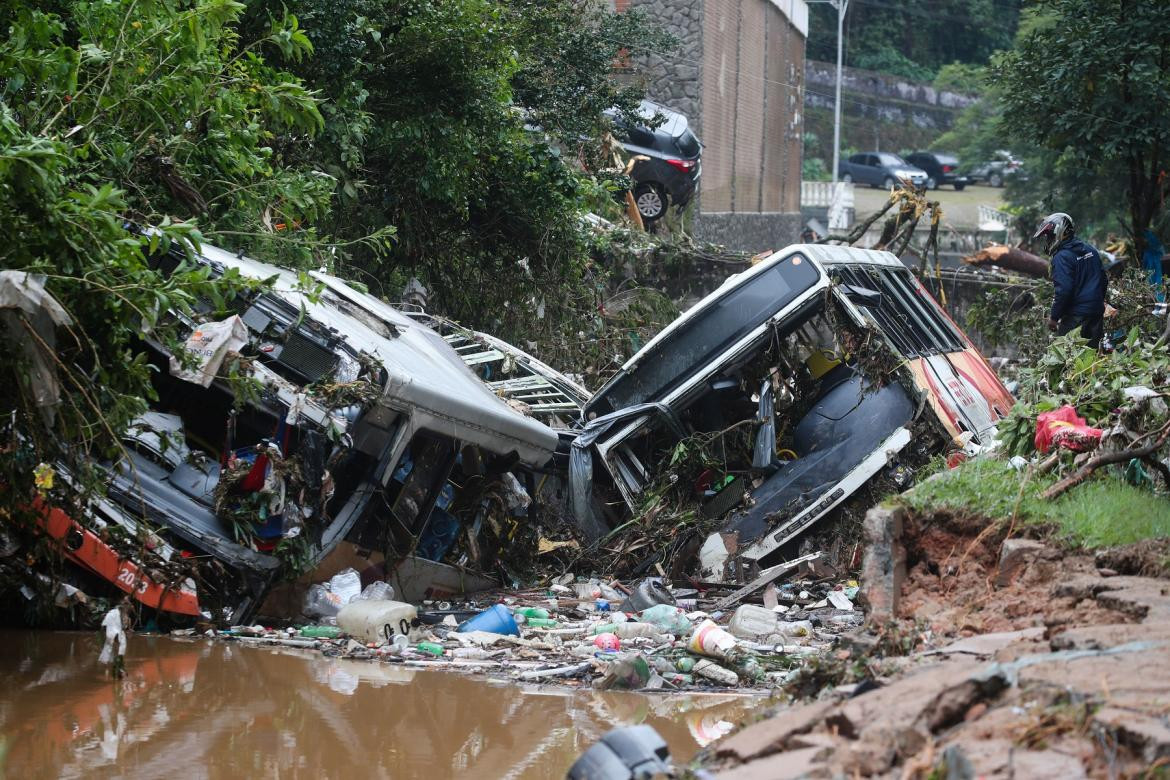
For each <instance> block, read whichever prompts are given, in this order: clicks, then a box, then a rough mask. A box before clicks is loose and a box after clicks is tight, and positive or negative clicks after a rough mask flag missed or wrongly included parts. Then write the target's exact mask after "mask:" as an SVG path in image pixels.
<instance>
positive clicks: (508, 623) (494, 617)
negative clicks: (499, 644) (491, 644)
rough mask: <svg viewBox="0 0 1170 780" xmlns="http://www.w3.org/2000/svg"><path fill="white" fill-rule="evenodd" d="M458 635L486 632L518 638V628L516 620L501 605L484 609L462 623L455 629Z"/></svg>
mask: <svg viewBox="0 0 1170 780" xmlns="http://www.w3.org/2000/svg"><path fill="white" fill-rule="evenodd" d="M457 630H458V631H459V632H460V633H466V632H468V631H487V632H488V633H489V634H511V635H512V636H520V628H519V627H518V626H517V625H516V618H514V617H512V612H511V611H510V610H509V609H508V608H507V607H505V606H504V605H503V604H495V605H493V606H492V607H490V608H488V609H485V610H484V611H483V612H480V613H479V614H478V615H476V616H475V617H473V618H471V619H470V620H466V621H464V622H463V625H461V626H459V628H458V629H457Z"/></svg>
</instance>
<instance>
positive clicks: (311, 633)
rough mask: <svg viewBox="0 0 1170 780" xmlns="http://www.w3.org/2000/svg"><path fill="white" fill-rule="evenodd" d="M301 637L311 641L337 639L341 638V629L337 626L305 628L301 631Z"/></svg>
mask: <svg viewBox="0 0 1170 780" xmlns="http://www.w3.org/2000/svg"><path fill="white" fill-rule="evenodd" d="M301 636H308V637H312V638H313V639H337V637H339V636H341V629H340V628H338V627H337V626H305V627H304V628H302V629H301Z"/></svg>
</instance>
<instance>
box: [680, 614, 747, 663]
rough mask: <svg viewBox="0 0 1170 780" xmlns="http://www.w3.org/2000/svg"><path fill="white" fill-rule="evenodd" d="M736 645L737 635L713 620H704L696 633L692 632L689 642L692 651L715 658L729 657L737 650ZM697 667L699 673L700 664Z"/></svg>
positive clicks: (688, 645)
mask: <svg viewBox="0 0 1170 780" xmlns="http://www.w3.org/2000/svg"><path fill="white" fill-rule="evenodd" d="M735 647H736V643H735V637H734V636H732V635H731V634H729V633H727V632H726V631H724V630H723V629H722V628H720V627H719V626H717V625H715V623H714V621H711V620H704V621H703V622H702V623H700V624H699V625H698V626H696V627H695V633H693V634H691V641H690V642H689V643H688V644H687V648H688V649H689V650H690V651H691V652H692V653H698V654H699V655H707V656H712V657H714V658H727V657H728V656H729V655H731V654H732V653H733V652H734V651H735ZM695 668H696V674H697V673H698V672H697V669H698V664H696V665H695Z"/></svg>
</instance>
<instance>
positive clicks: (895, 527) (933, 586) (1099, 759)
mask: <svg viewBox="0 0 1170 780" xmlns="http://www.w3.org/2000/svg"><path fill="white" fill-rule="evenodd" d="M867 526H868V529H869V535H870V538H871V539H873V540H876V546H877V547H879V548H880V549H878V550H876V551H875V550H872V549H871V550H870V551H867V564H866V566H865V568H864V570H863V583H862V588H861V592H862V593H863V594H865V602H866V603H868V604H871V605H873V606H874V608H875V612H873V613H871V614H870V615H869V627H870V630H871V631H872V632H873V633H872V634H871V635H870V636H871V639H869V640H865V639H864V636H863V635H857V634H851V635H845V636H843V637H841V641H840V643H839V648H849V647H865V648H866V650H865V654H866V655H865V658H864V659H858V660H859V661H862V660H863V661H864V663H862V664H860V668H858V669H854V670H852V671H851V670H849V669H848V668H845V667H837V668H836V674H835V676H833V675H829V676H826V677H824V678H822V679H821V685H820V686H819V687H816V688H815V689H812V690H807V691H805V692H804V693H805V694H806V696H803V697H799V696H798V699H797V700H796V701H794V702H793V703H792V704H789V705H782V706H780V707H778V708H775V709H773V710H772V712H771V713H770V714H768V715H767V716H766V717H764V718H763V719H760V720H758V721H757V722H754V723H752V724H751V725H748V726H746V727H744V728H742V729H741V730H739V731H738V732H736V733H734V734H733V735H731V736H729V737H728V738H726V739H724V740H722V741H720V742H718V743H716V744H715V745H713V746H712V748H710V749H709V750H708V751H707V753H706V756H705V758H704V759H703V761H702V764H703V766H704V767H705V768H706V769H707V770H710V771H711V773H712V774H713V775H714V776H715V777H718V778H764V777H768V778H775V777H810V778H816V777H842V776H844V777H883V778H885V777H903V778H906V777H988V778H1001V777H1002V778H1008V777H1051V778H1075V777H1128V776H1142V775H1141V773H1142V772H1143V771H1146V770H1148V769H1151V768H1153V767H1158V766H1162V765H1164V764H1166V763H1167V760H1168V759H1170V721H1167V715H1166V713H1167V712H1168V710H1167V702H1168V701H1170V668H1168V667H1167V666H1166V663H1165V659H1166V657H1167V655H1168V653H1170V581H1167V580H1165V579H1156V578H1151V577H1142V576H1135V575H1131V574H1127V573H1119V572H1115V571H1111V570H1110V571H1101V570H1099V569H1098V568H1097V566H1096V563H1095V562H1094V559H1093V557H1092V556H1090V555H1085V554H1078V553H1075V552H1068V551H1065V550H1061V549H1059V548H1057V547H1054V546H1052V545H1051V544H1049V543H1045V542H1042V541H1039V540H1036V539H1021V538H1008V536H1007V534H1008V526H1006V525H1005V526H999V525H995V524H990V523H987V522H985V521H981V520H979V519H978V518H958V517H954V516H949V515H946V514H942V513H939V514H934V515H931V516H915V515H913V514H910V513H909V512H908V511H906V510H903V509H898V508H880V507H879V508H875V509H874V510H871V512H870V515H869V518H868V519H867ZM894 561H905V565H906V567H907V572H906V576H905V577H904V579H903V578H901V577H892V576H891V573H892V572H893V571H895V570H896V569H897V568H898V567H897V566H894V565H891V564H892V562H894ZM900 637H901V638H906V637H908V638H909V641H908V642H907V643H905V644H903V645H901V646H898V645H897V643H896V641H895V640H897V639H899V638H900ZM843 652H844V650H843V649H838V650H836V651H835V653H837V654H840V653H843ZM827 658H830V659H831V658H833V655H830V656H827ZM808 696H812V697H815V698H813V700H808V698H807V697H808ZM802 699H803V700H802Z"/></svg>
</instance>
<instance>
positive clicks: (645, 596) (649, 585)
mask: <svg viewBox="0 0 1170 780" xmlns="http://www.w3.org/2000/svg"><path fill="white" fill-rule="evenodd" d="M602 595H604V594H602ZM655 604H670V605H672V606H673V605H674V595H673V594H671V592H670V591H669V590H667V588H666V583H664V582H663V581H662V578H661V577H647V578H646V579H644V580H642V581H641V582H639V583H638V584H637V585H635V586H634V589H633V591H631V593H630V596H629V598H627V599H626V600H625V601H624V602H622V609H624V610H626V611H629V612H641V611H642V610H645V609H650V607H653V606H654V605H655Z"/></svg>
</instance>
